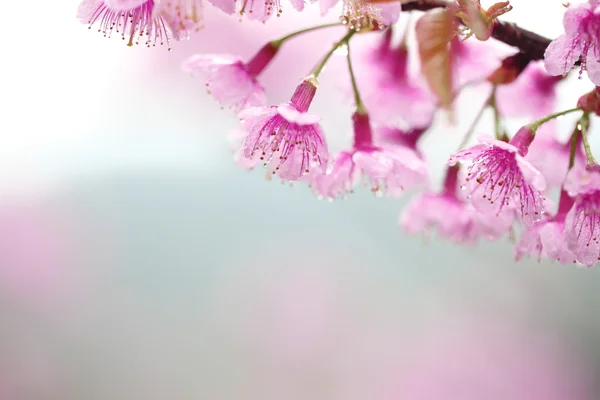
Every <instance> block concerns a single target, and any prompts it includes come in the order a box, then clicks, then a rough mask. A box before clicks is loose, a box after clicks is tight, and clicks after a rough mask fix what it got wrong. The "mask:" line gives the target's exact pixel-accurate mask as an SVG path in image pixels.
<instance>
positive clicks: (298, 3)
mask: <svg viewBox="0 0 600 400" xmlns="http://www.w3.org/2000/svg"><path fill="white" fill-rule="evenodd" d="M290 3H291V4H292V6H293V7H294V8H295V9H296V11H302V10H304V0H290Z"/></svg>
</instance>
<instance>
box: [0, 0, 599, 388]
mask: <svg viewBox="0 0 600 400" xmlns="http://www.w3.org/2000/svg"><path fill="white" fill-rule="evenodd" d="M512 3H513V6H514V14H508V15H507V17H509V16H510V18H509V19H511V20H514V21H515V22H517V23H519V24H521V25H523V26H524V27H527V28H530V29H532V30H535V31H539V32H540V33H542V34H544V35H548V36H557V35H558V34H559V33H560V29H558V30H557V29H556V27H555V26H554V25H555V24H556V23H558V25H559V28H560V27H561V26H562V25H561V23H560V22H561V14H560V13H561V11H562V6H561V5H560V3H559V2H557V3H556V4H553V5H550V4H547V3H548V2H547V1H546V0H535V1H534V0H531V1H525V0H522V1H519V0H515V1H513V2H512ZM77 5H78V1H76V0H68V1H63V2H48V1H42V0H32V1H24V2H13V1H11V2H9V3H8V4H7V6H8V9H5V11H6V12H7V15H9V16H11V18H7V19H6V21H4V22H3V26H4V27H5V29H7V32H17V33H18V39H15V40H7V43H6V46H7V49H6V51H5V53H4V54H5V56H6V57H5V58H6V60H3V63H2V65H0V80H1V82H0V83H1V84H2V93H1V94H0V96H2V97H3V100H4V103H5V104H4V106H3V108H2V110H3V112H1V114H2V118H0V143H1V146H0V400H30V399H31V400H105V399H117V400H120V399H133V400H162V399H178V400H179V399H181V400H187V399H207V400H213V399H214V400H252V399H256V400H281V399H286V400H287V399H289V400H295V399H298V400H300V399H302V400H304V399H314V400H365V399H374V400H387V399H402V400H404V399H406V400H413V399H414V400H433V399H435V400H437V399H444V400H454V399H460V400H463V399H464V400H466V399H482V400H487V399H489V400H496V399H503V400H504V399H506V400H520V399H527V400H538V399H539V400H542V399H543V400H557V399H561V400H562V399H564V400H580V399H581V400H583V399H586V400H587V399H590V400H591V399H597V398H599V397H600V395H599V393H600V391H599V388H598V385H597V381H598V376H600V347H599V346H598V337H600V321H599V320H598V318H597V317H596V315H595V310H596V309H598V307H599V306H600V290H599V285H600V284H599V283H598V282H600V276H599V272H598V271H599V270H598V269H591V270H583V269H577V268H571V267H565V266H562V265H558V264H556V263H550V262H543V263H538V262H536V260H526V261H524V262H522V263H519V264H517V263H515V261H514V259H513V252H512V250H513V246H514V243H511V239H510V237H509V238H507V239H506V240H503V241H499V242H496V243H487V242H482V243H480V244H479V245H478V246H473V247H458V246H455V245H452V244H449V243H447V242H444V241H442V240H440V239H439V238H436V237H435V236H432V237H429V238H424V237H420V236H406V235H404V234H402V233H401V232H399V231H398V228H397V224H396V220H397V217H398V214H399V212H400V210H401V209H402V208H403V207H405V205H406V203H407V201H408V197H409V196H407V198H406V199H402V200H392V199H379V198H375V197H374V196H373V195H372V194H371V193H370V192H369V190H368V189H365V190H362V188H360V189H358V190H357V191H356V193H354V194H353V195H352V196H349V197H348V200H346V201H335V202H332V203H330V202H327V201H319V200H317V199H316V198H315V196H313V194H312V193H311V192H310V190H309V189H308V188H306V187H304V186H302V185H296V186H293V187H291V185H288V184H285V185H282V184H280V183H279V181H278V180H276V179H271V180H266V179H264V175H265V174H264V170H262V169H260V168H257V171H253V172H248V171H246V170H245V169H242V168H239V167H238V166H237V165H236V164H235V163H234V161H233V156H234V155H233V154H232V151H231V149H230V144H229V143H228V140H227V137H228V135H229V133H230V132H231V130H232V129H234V128H235V126H236V123H237V119H236V117H235V116H234V115H232V114H231V113H230V112H229V111H228V110H221V108H220V107H219V106H218V105H217V104H215V102H214V101H213V99H212V98H211V97H210V96H209V95H208V94H207V93H206V90H205V87H204V83H203V82H201V81H199V80H198V79H194V78H192V77H190V76H187V75H186V74H185V73H184V72H182V71H181V68H180V67H181V63H182V62H183V61H184V60H185V59H186V58H187V57H188V56H190V55H192V54H194V53H196V52H211V53H216V52H219V53H220V52H224V53H234V54H240V55H241V56H242V57H250V56H252V54H253V53H254V52H255V51H257V50H258V49H259V48H260V47H261V46H262V45H263V44H264V43H265V42H266V41H268V40H272V39H276V38H278V37H280V36H282V35H284V34H286V33H289V32H290V31H291V30H294V29H299V28H304V27H306V26H308V25H311V24H316V23H324V22H331V21H335V20H336V19H337V15H336V14H335V12H331V13H330V14H328V15H327V16H326V17H324V18H322V19H317V17H318V15H319V4H317V3H315V4H312V5H309V4H307V6H306V12H305V13H303V14H297V13H296V12H294V11H293V10H292V8H291V7H290V6H289V5H288V4H287V3H286V4H285V5H286V6H287V7H286V9H285V11H284V13H283V15H282V16H281V17H279V18H272V19H271V20H270V21H269V22H267V23H266V24H260V23H257V22H249V21H243V22H240V20H239V18H238V17H237V16H233V17H230V16H227V15H225V14H223V13H222V12H221V11H219V10H216V9H212V8H211V7H210V6H209V5H207V7H206V8H207V9H206V13H205V16H206V29H205V30H203V31H201V32H199V33H197V34H195V35H194V36H192V38H191V39H190V40H189V41H184V42H181V43H175V44H173V46H172V47H173V51H171V52H168V51H167V49H166V48H160V47H158V48H154V49H146V48H144V47H134V48H128V47H127V46H126V45H125V44H124V43H123V41H122V40H120V39H119V38H112V39H106V38H104V37H103V35H102V34H98V33H97V32H96V31H95V30H93V29H92V30H89V29H88V28H87V26H85V25H82V24H80V23H79V22H78V21H77V20H76V19H75V14H76V10H77ZM546 6H547V7H546ZM540 7H544V10H545V11H547V12H548V15H545V16H544V18H532V17H531V15H533V14H532V13H534V12H537V11H538V10H539V9H540ZM32 10H35V12H33V11H32ZM25 17H26V20H24V19H23V18H25ZM24 21H25V22H24ZM24 24H25V25H24ZM24 26H31V27H33V28H32V29H25V28H24ZM341 34H343V29H339V28H332V29H327V30H323V31H321V32H317V33H312V34H309V35H306V36H302V37H298V38H297V39H294V40H293V41H290V42H289V43H287V44H285V45H284V47H283V48H282V50H281V52H280V53H279V54H278V55H277V57H276V59H275V60H274V61H273V64H272V65H270V66H269V67H268V68H267V70H266V71H265V74H264V76H262V77H261V79H262V80H263V82H264V83H265V84H266V86H267V92H268V97H269V101H271V102H273V103H279V102H281V101H286V100H288V99H289V96H290V95H291V93H292V91H293V89H294V87H295V86H296V85H297V84H298V82H299V81H300V80H301V79H302V78H303V77H304V75H305V74H307V73H308V72H309V70H310V69H311V68H312V67H313V66H314V65H315V63H316V62H317V60H319V58H320V57H321V56H322V55H323V53H324V52H325V51H327V50H328V49H329V47H330V45H331V44H332V43H333V42H334V41H335V40H336V39H338V38H339V37H340V36H341ZM359 39H360V41H362V42H364V43H368V42H369V40H370V38H369V37H368V35H365V36H364V37H359ZM357 54H358V51H357ZM342 55H343V52H339V54H336V55H335V56H334V57H333V59H332V64H330V65H329V66H328V67H327V68H326V70H325V71H324V72H323V74H322V76H321V86H320V88H319V90H318V92H317V96H316V98H315V102H314V104H313V105H312V108H311V110H314V112H315V113H317V114H319V115H320V116H321V117H322V118H323V125H324V128H325V130H326V134H327V135H328V141H330V143H332V144H333V143H335V144H338V142H342V141H343V140H345V139H348V137H349V134H350V133H351V129H350V115H351V111H352V110H351V104H350V103H351V102H350V99H348V96H347V92H344V90H340V86H342V87H343V85H342V84H340V82H341V81H344V79H346V78H347V76H346V75H345V72H344V71H345V65H344V58H343V57H342ZM488 61H489V60H488ZM344 85H347V81H344ZM560 90H561V91H560V93H559V96H558V101H559V103H561V105H560V106H559V108H564V109H566V108H568V107H569V104H570V102H572V101H573V99H575V100H576V99H577V96H578V93H579V91H582V90H583V91H587V90H589V88H588V87H587V86H586V82H583V81H580V80H577V79H576V77H574V79H573V81H572V82H571V81H569V82H568V84H564V85H561V89H560ZM471 94H472V95H473V96H470V95H471ZM477 96H479V97H482V96H483V94H482V93H479V90H478V88H474V90H472V92H468V93H467V95H466V96H464V97H463V96H461V97H463V98H461V103H460V104H459V107H458V109H457V113H458V114H457V116H458V117H459V118H458V121H459V122H458V126H456V127H451V126H448V125H447V124H446V123H445V119H444V116H443V115H440V116H438V117H437V118H436V123H437V128H436V130H435V131H434V132H431V133H430V134H428V136H427V137H426V141H425V142H424V143H423V145H424V149H423V151H424V152H425V153H426V156H427V157H428V159H429V160H432V162H433V163H434V164H435V166H436V168H439V170H440V171H442V169H443V168H445V167H444V163H445V161H446V159H447V156H448V154H450V153H451V152H453V151H454V150H456V146H457V144H458V142H459V141H460V139H461V134H460V133H461V129H463V128H466V126H468V124H470V122H471V119H472V114H473V111H474V110H473V108H474V107H473V104H472V103H473V102H476V101H478V100H479V99H478V98H477ZM485 118H487V121H488V122H489V121H491V115H485ZM521 122H522V121H517V122H516V123H515V125H518V123H521ZM568 123H569V121H568V118H565V119H563V120H560V121H558V124H557V125H558V126H559V129H563V130H564V128H565V127H566V126H567V125H568ZM513 127H514V126H509V127H508V128H511V129H512V128H513ZM517 127H518V126H517ZM480 128H481V127H480ZM482 133H484V132H482ZM488 133H489V132H488ZM595 137H596V135H592V140H595V139H594V138H595ZM333 147H335V146H333ZM438 172H439V171H438ZM434 175H435V173H434Z"/></svg>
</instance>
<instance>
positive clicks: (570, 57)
mask: <svg viewBox="0 0 600 400" xmlns="http://www.w3.org/2000/svg"><path fill="white" fill-rule="evenodd" d="M580 55H581V49H579V48H575V47H574V44H573V39H570V38H568V37H567V36H566V35H561V36H559V37H558V38H556V39H554V40H553V41H552V43H550V45H549V46H548V48H546V52H545V53H544V66H545V67H546V71H547V72H548V73H549V74H550V75H563V74H566V73H567V72H569V71H570V70H571V68H573V66H574V65H575V62H576V61H577V60H579V56H580Z"/></svg>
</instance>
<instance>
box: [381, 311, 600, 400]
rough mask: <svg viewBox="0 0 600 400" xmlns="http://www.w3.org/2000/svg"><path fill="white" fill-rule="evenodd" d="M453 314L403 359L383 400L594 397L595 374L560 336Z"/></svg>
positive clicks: (509, 320)
mask: <svg viewBox="0 0 600 400" xmlns="http://www.w3.org/2000/svg"><path fill="white" fill-rule="evenodd" d="M453 317H454V318H452V319H448V318H447V316H446V317H444V318H440V320H439V321H437V323H436V324H435V325H432V326H428V327H427V329H426V330H425V331H424V332H421V333H420V335H419V336H418V337H414V338H411V339H412V343H413V345H412V346H411V347H410V349H407V351H406V352H405V353H404V354H403V359H402V363H401V367H400V368H399V369H398V370H397V371H396V373H394V374H393V375H392V376H390V378H389V379H390V382H389V383H390V387H389V392H388V394H387V395H384V396H382V397H378V398H381V399H388V398H389V399H397V398H402V399H404V398H405V399H423V400H442V399H443V400H455V399H456V400H459V399H460V400H470V399H473V400H475V399H490V400H494V399H514V400H521V399H522V400H526V399H545V400H552V399H582V400H583V399H592V398H595V397H596V395H595V392H594V390H595V389H594V385H595V381H594V376H595V374H593V373H592V372H591V371H590V369H589V366H588V365H587V364H586V362H585V360H584V359H583V358H582V357H578V356H576V355H575V354H573V349H572V348H569V346H568V345H567V344H566V343H564V341H561V340H560V338H558V337H556V334H555V332H548V331H544V330H542V329H539V328H538V331H536V330H535V329H531V327H528V326H527V324H526V323H525V324H524V323H523V322H521V323H518V322H515V321H514V320H512V318H506V317H503V316H499V317H498V316H489V315H486V316H481V315H479V316H476V315H475V316H461V315H457V316H453Z"/></svg>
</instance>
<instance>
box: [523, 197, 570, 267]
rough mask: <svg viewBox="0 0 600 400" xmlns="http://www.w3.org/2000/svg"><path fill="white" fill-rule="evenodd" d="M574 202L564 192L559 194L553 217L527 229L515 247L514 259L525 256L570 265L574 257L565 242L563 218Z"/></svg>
mask: <svg viewBox="0 0 600 400" xmlns="http://www.w3.org/2000/svg"><path fill="white" fill-rule="evenodd" d="M573 203H574V200H573V198H572V197H571V196H569V194H568V193H567V192H565V191H563V192H562V193H561V196H560V201H559V204H558V211H557V213H556V215H555V216H553V217H549V218H546V219H544V220H542V221H539V222H538V223H536V224H534V225H533V226H531V227H529V228H528V229H527V230H526V231H525V232H524V233H523V236H522V237H521V239H520V240H519V242H518V243H517V245H516V247H515V258H516V259H517V260H521V259H522V258H523V256H525V255H526V254H529V255H533V256H535V257H536V258H537V259H538V261H541V260H542V258H549V259H551V260H555V261H560V262H561V263H562V264H571V263H574V262H575V261H576V256H575V255H574V254H573V252H571V250H570V249H569V247H568V246H567V243H566V242H565V218H566V216H567V213H568V212H569V210H570V209H571V207H572V206H573Z"/></svg>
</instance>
